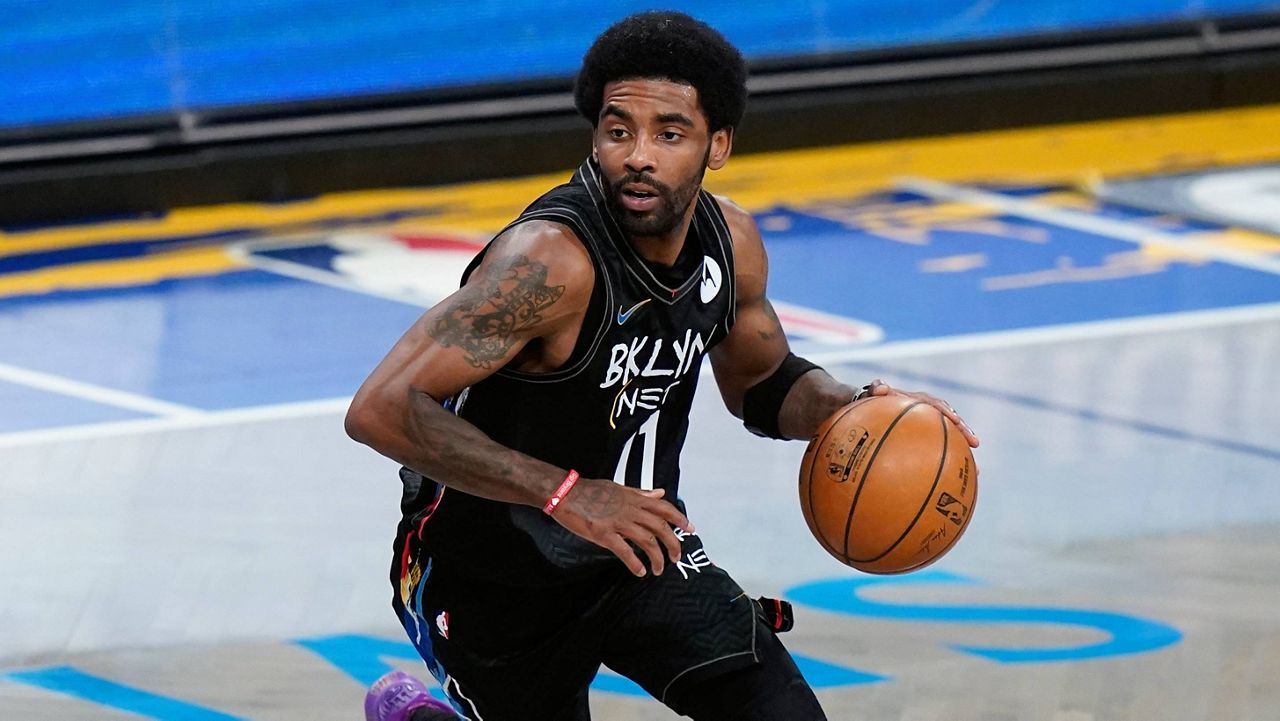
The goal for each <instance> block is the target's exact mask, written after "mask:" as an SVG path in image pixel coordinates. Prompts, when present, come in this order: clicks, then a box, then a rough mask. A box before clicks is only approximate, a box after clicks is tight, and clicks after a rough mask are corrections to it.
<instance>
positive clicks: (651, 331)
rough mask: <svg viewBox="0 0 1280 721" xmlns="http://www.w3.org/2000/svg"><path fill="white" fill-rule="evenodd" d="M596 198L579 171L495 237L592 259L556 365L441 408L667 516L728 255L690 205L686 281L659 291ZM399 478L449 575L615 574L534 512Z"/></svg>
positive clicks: (720, 321) (594, 185)
mask: <svg viewBox="0 0 1280 721" xmlns="http://www.w3.org/2000/svg"><path fill="white" fill-rule="evenodd" d="M606 187H607V186H606V185H605V184H604V182H603V180H602V176H601V174H600V169H599V167H598V166H597V165H596V164H595V163H594V162H592V161H590V160H588V161H586V162H584V163H583V164H582V166H581V167H579V168H578V170H577V172H576V173H575V174H574V176H573V179H572V180H571V181H570V182H569V183H567V184H565V185H561V186H559V187H557V188H555V189H553V190H551V191H550V192H548V193H547V194H546V195H543V196H542V197H541V198H539V199H538V200H536V201H535V202H534V203H533V204H531V205H530V206H529V207H528V208H527V209H525V211H524V212H523V213H522V214H521V215H520V216H519V217H518V218H517V219H516V220H515V221H514V222H513V223H512V224H511V225H510V226H508V229H509V228H510V227H512V226H514V225H516V224H519V223H523V222H528V221H530V220H545V221H553V222H557V223H561V224H563V225H565V226H567V227H568V228H570V229H571V230H572V231H573V232H574V234H575V235H576V236H577V237H578V239H579V240H580V241H581V242H582V244H583V245H584V246H585V247H586V249H587V251H588V252H589V254H590V256H591V260H592V263H593V265H594V267H595V287H594V291H593V302H592V304H591V309H590V310H589V311H588V313H587V317H586V318H585V319H584V322H583V326H582V330H581V331H580V334H579V338H578V343H577V346H576V348H575V349H574V352H573V354H572V355H571V357H570V359H569V361H568V362H567V363H566V364H565V365H564V366H562V367H561V368H559V369H557V370H555V371H553V372H549V373H537V374H533V373H523V372H520V371H517V370H514V369H508V368H504V369H501V370H499V371H497V372H496V373H495V374H494V375H492V376H490V377H488V378H486V379H485V380H483V381H481V382H479V383H476V384H475V385H473V386H471V387H469V388H467V389H465V390H464V391H462V392H461V393H459V394H458V395H457V396H455V397H454V398H452V399H450V400H449V401H448V402H447V403H446V407H449V408H451V409H452V410H453V411H454V412H455V413H457V414H458V416H460V417H461V418H464V419H466V420H467V421H469V422H471V423H473V424H474V425H476V426H477V427H478V428H479V429H480V430H482V431H484V432H485V433H486V434H487V435H488V436H489V437H491V438H492V439H493V440H495V441H497V442H498V443H501V444H503V445H505V446H507V447H509V448H513V449H515V450H518V451H521V452H523V453H526V454H528V455H530V456H532V457H534V458H538V459H540V460H543V461H546V462H548V463H551V464H554V465H556V466H559V467H561V468H566V469H574V470H577V471H578V472H579V473H580V474H582V476H583V477H587V478H611V479H613V480H614V481H615V482H617V483H625V484H626V485H628V486H631V487H634V488H640V489H656V488H662V489H665V490H666V495H665V498H666V499H668V500H671V501H673V502H676V501H677V499H678V494H679V486H680V449H681V447H682V446H683V445H684V440H685V435H686V433H687V431H688V426H689V410H690V407H691V405H692V403H693V396H694V391H695V389H696V388H697V384H698V375H699V369H700V368H701V366H702V359H703V357H704V356H705V355H706V353H707V351H708V350H709V349H710V348H711V347H712V346H714V345H715V344H716V343H718V342H719V341H721V340H722V339H723V338H724V336H725V335H726V334H727V333H728V332H729V329H730V328H731V327H732V325H733V320H734V301H735V289H734V265H733V242H732V238H731V236H730V233H729V229H728V225H727V224H726V222H725V219H724V215H723V214H722V213H721V210H720V206H719V204H718V203H717V201H716V200H715V198H714V197H712V196H711V194H710V193H707V192H706V191H700V193H699V195H698V198H697V204H696V209H695V213H694V217H693V221H692V223H691V224H690V229H689V233H688V236H687V237H686V240H685V245H684V248H683V249H682V252H681V257H682V258H683V259H685V261H686V263H687V265H685V267H686V268H688V271H687V275H686V277H683V278H677V279H671V278H666V277H664V276H663V273H662V272H661V269H657V268H654V267H652V266H651V265H650V264H649V263H647V262H646V261H645V260H644V259H643V258H641V257H640V255H639V254H638V253H637V252H636V251H635V249H634V248H633V247H632V245H631V244H630V242H629V241H628V240H627V238H626V237H625V235H624V234H623V232H622V229H621V228H620V227H619V225H618V223H617V221H616V220H615V219H614V218H613V216H612V215H611V212H610V209H609V206H608V204H607V203H606V201H605V192H606V190H605V188H606ZM504 232H505V229H504ZM486 250H487V248H486ZM482 257H483V251H482V252H481V254H480V255H479V256H477V258H476V260H474V261H473V262H472V264H471V267H470V268H468V270H467V273H468V274H469V273H470V272H471V270H472V269H473V268H474V267H475V266H476V265H477V264H478V263H479V260H480V258H482ZM681 265H682V264H681V263H680V262H677V266H676V267H677V268H679V267H681ZM464 280H465V277H464ZM673 281H674V284H671V283H672V282H673ZM401 476H402V478H403V479H404V480H405V483H406V488H405V492H406V496H405V507H404V510H405V512H406V516H407V518H406V520H408V521H410V522H411V523H412V525H413V526H414V527H415V528H416V529H417V532H418V534H419V536H420V538H421V540H422V541H423V542H424V543H425V544H426V545H427V547H428V548H429V550H430V552H431V554H432V555H433V556H434V557H436V558H437V559H439V561H440V562H442V563H448V564H450V565H452V566H454V567H456V568H457V569H458V570H459V571H462V572H467V573H472V574H479V575H482V576H484V577H487V578H493V579H494V580H503V581H508V582H511V583H513V584H520V585H544V584H554V583H557V582H562V581H564V580H567V579H569V578H573V577H578V576H580V575H581V574H583V573H589V572H591V571H593V570H601V569H604V568H607V567H608V566H609V565H610V564H618V567H620V562H619V561H617V559H616V558H615V557H614V556H613V554H612V553H610V552H609V551H607V550H606V549H603V548H601V547H598V546H596V545H594V544H592V543H590V542H589V541H586V540H584V539H582V538H580V537H578V536H576V535H574V534H572V533H570V532H569V531H567V530H565V529H564V528H563V527H562V526H560V524H558V523H556V522H555V521H554V520H553V519H551V518H550V517H548V516H546V515H545V514H543V513H542V511H541V509H538V508H533V507H529V506H522V505H515V504H508V503H501V502H497V501H491V500H487V499H483V498H478V497H475V496H472V495H469V494H467V493H464V492H462V491H458V490H456V489H447V488H442V487H441V486H439V485H438V484H434V483H432V482H431V481H430V479H424V478H422V477H421V476H419V475H418V474H417V473H414V472H412V471H409V470H408V469H405V470H404V471H402V473H401Z"/></svg>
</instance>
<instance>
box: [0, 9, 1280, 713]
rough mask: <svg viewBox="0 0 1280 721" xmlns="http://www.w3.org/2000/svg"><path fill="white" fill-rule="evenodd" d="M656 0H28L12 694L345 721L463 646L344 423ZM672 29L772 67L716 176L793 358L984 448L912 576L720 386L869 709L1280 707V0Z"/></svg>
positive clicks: (924, 13) (0, 177)
mask: <svg viewBox="0 0 1280 721" xmlns="http://www.w3.org/2000/svg"><path fill="white" fill-rule="evenodd" d="M662 7H664V6H662V5H660V4H656V3H648V2H621V3H614V4H610V5H608V6H607V7H601V6H598V5H597V4H591V3H585V2H569V1H566V0H545V1H544V2H539V3H531V2H530V3H526V2H486V1H485V0H476V1H474V2H469V3H434V4H433V3H410V2H400V1H387V0H383V1H381V2H366V3H349V2H337V1H335V0H256V1H255V0H242V1H238V2H229V3H221V4H209V3H197V2H194V1H191V0H169V1H165V0H119V1H117V2H111V3H107V2H101V1H100V0H67V1H65V2H55V3H48V2H34V1H29V0H7V1H6V0H0V17H2V18H3V20H2V21H0V719H4V720H5V721H8V719H15V720H17V719H37V720H40V719H53V718H58V719H63V720H65V719H117V718H119V719H127V718H139V717H142V718H151V719H161V720H162V721H204V720H206V719H211V720H214V721H225V720H226V719H231V720H232V721H235V720H237V719H239V720H242V721H272V720H279V721H294V720H300V719H334V721H338V720H339V719H354V718H359V708H360V703H361V699H362V697H363V693H364V686H365V685H367V684H368V683H370V682H371V681H372V680H373V679H375V678H377V676H378V675H380V674H381V673H382V672H384V671H386V670H387V669H389V668H392V667H400V668H405V669H407V670H411V671H414V672H415V673H418V674H419V675H423V676H425V670H424V669H423V668H422V665H421V663H420V662H416V661H415V660H414V659H415V655H414V652H413V650H412V648H411V647H410V646H408V644H407V643H406V642H405V640H404V639H403V634H402V633H401V632H400V631H399V628H398V625H397V623H396V620H395V619H394V617H393V615H392V613H391V611H390V608H389V604H388V603H387V601H388V600H389V594H388V588H387V586H386V583H387V581H386V568H387V566H388V564H389V563H390V542H391V538H392V534H393V530H394V525H395V522H396V520H397V508H396V503H397V501H398V494H399V487H398V486H399V484H398V482H397V481H396V478H395V468H394V466H393V465H392V464H390V463H389V462H387V461H385V460H384V459H380V458H378V457H377V456H376V455H375V454H374V453H373V452H372V451H369V450H368V449H365V448H362V447H359V446H357V445H356V444H354V443H352V442H351V441H349V440H347V438H346V437H345V435H344V434H343V432H342V427H341V418H342V414H343V412H344V411H345V408H346V404H347V402H348V401H349V399H350V396H351V394H352V393H353V392H354V391H355V389H356V387H358V385H359V383H360V382H361V381H362V380H363V379H364V377H365V375H366V374H367V373H368V372H369V370H371V369H372V367H373V366H374V364H376V363H377V361H378V360H379V359H380V358H381V357H382V354H383V353H385V351H386V350H387V349H388V348H389V347H390V346H391V344H392V343H394V341H395V339H396V338H397V337H398V336H399V334H400V333H402V332H403V331H404V329H405V328H407V327H409V326H410V324H412V323H413V321H414V319H415V318H416V317H417V316H418V315H419V314H420V313H421V312H422V310H423V309H424V308H425V307H428V306H430V305H431V304H433V303H434V302H436V301H438V300H439V299H440V298H442V297H444V295H446V294H447V293H448V292H450V290H451V289H452V288H453V287H455V286H456V283H457V278H458V274H459V272H460V270H461V268H462V266H463V265H465V263H466V261H467V260H468V259H469V258H470V257H471V256H472V255H473V254H474V253H475V252H476V250H477V249H479V248H480V247H482V245H483V244H484V243H485V242H486V241H487V240H488V239H489V238H490V237H492V234H493V233H495V232H497V231H498V230H500V229H501V228H502V227H503V226H504V225H505V224H506V222H507V221H509V220H510V219H511V218H513V217H514V216H515V215H516V214H518V213H519V211H520V210H521V209H522V208H523V207H524V206H525V205H527V204H528V203H529V202H530V201H532V200H533V199H534V198H536V197H537V196H538V195H539V194H541V193H542V192H544V191H545V190H547V189H549V188H550V187H552V186H553V185H555V184H556V183H559V182H562V181H563V180H564V179H565V178H567V177H568V174H569V172H570V171H571V169H572V168H573V167H574V166H576V165H577V164H578V163H579V162H580V161H581V160H582V159H583V158H584V157H585V156H586V154H587V151H588V148H589V126H588V124H587V123H586V122H585V121H584V120H582V119H581V118H580V117H578V116H577V115H576V114H575V112H574V110H573V106H572V98H571V88H572V79H573V75H574V73H575V72H576V68H577V65H578V63H579V61H580V59H581V57H582V54H583V53H584V52H585V50H586V48H587V47H588V45H589V44H590V43H591V41H592V40H593V39H594V38H595V36H596V35H597V34H598V33H600V32H601V31H602V30H604V29H605V28H606V27H608V26H609V25H610V24H612V23H613V22H615V21H617V20H618V19H620V18H622V17H624V16H625V15H627V14H629V13H631V12H634V11H639V10H644V9H654V8H662ZM679 9H681V10H683V11H685V12H688V13H690V14H692V15H694V16H696V17H698V18H700V19H702V20H705V21H706V22H708V23H710V24H711V25H712V26H714V27H716V28H717V29H719V30H720V31H721V32H723V33H724V34H725V35H726V36H727V37H728V38H729V39H730V40H731V41H732V42H733V43H735V44H736V45H737V46H738V47H739V48H740V49H741V50H742V51H743V53H744V55H745V56H746V57H747V58H748V60H749V62H750V66H751V71H752V76H751V80H750V83H749V89H750V92H751V97H750V103H749V108H748V115H747V119H746V122H745V123H744V125H743V127H742V128H741V129H740V130H739V132H738V134H737V136H736V139H735V148H734V158H733V160H732V161H731V162H730V163H729V166H728V167H727V168H726V169H725V170H724V171H722V172H720V173H715V174H712V175H709V176H708V179H707V184H708V187H709V188H710V189H711V190H713V191H714V192H718V193H724V194H726V195H728V196H730V197H731V198H733V199H734V200H735V201H736V202H738V203H739V204H741V205H742V206H743V207H745V208H746V209H748V210H749V211H751V212H752V213H753V214H754V215H755V216H756V219H757V222H758V224H759V225H760V227H761V229H762V232H763V234H764V237H765V242H766V246H767V248H768V251H769V253H770V258H771V279H770V283H771V290H770V293H771V296H772V298H773V299H774V302H775V305H776V306H777V308H778V311H779V314H780V316H781V317H782V320H783V323H784V326H785V327H786V329H787V332H788V335H789V337H790V338H791V342H792V345H793V347H794V348H795V349H796V350H797V352H800V353H802V354H804V355H807V356H809V357H811V358H812V359H814V360H816V361H819V362H821V363H823V364H824V365H825V366H826V367H827V368H828V369H829V370H831V372H832V373H833V374H834V375H836V376H837V377H840V378H841V379H843V380H846V381H848V382H850V383H853V384H856V385H860V384H862V383H864V382H866V381H867V380H869V379H870V378H872V377H882V378H884V379H886V380H888V381H889V382H891V383H893V384H894V385H897V386H902V387H910V388H917V389H921V390H928V391H930V392H933V393H935V394H937V395H940V396H943V397H945V398H947V399H948V400H950V401H951V402H953V403H954V405H956V406H957V407H958V408H960V409H961V411H962V413H963V414H964V415H965V417H966V418H967V419H968V420H969V421H970V423H971V425H973V426H974V427H975V428H976V430H977V431H978V433H979V434H980V435H981V436H982V437H983V441H984V444H983V447H982V448H980V449H979V450H978V452H977V453H976V458H977V463H978V466H979V468H980V469H981V470H982V474H983V475H982V483H983V492H982V493H983V503H982V511H980V512H978V513H977V515H976V516H975V521H974V523H973V525H972V527H971V529H970V530H969V531H968V534H967V535H966V537H965V539H964V541H963V542H961V543H960V544H958V545H957V546H956V548H955V550H954V551H952V552H951V553H950V554H949V555H948V557H947V558H946V559H944V561H943V562H941V563H940V564H938V566H937V567H936V568H932V569H929V570H927V571H923V572H920V573H916V574H910V575H908V576H902V577H891V578H873V577H869V576H864V575H861V574H857V573H855V572H853V571H852V570H850V569H847V568H845V567H843V566H841V565H839V564H838V563H836V562H835V561H833V560H832V559H830V558H827V557H826V555H825V554H824V553H823V552H822V551H821V549H820V548H819V546H818V545H817V544H816V543H815V542H814V541H813V539H812V538H811V537H810V536H809V535H808V531H807V530H806V528H805V526H804V522H803V519H802V518H801V516H800V514H799V512H798V510H799V509H798V504H797V503H796V501H795V487H794V485H793V484H794V483H795V475H796V470H797V469H798V467H799V458H800V454H801V452H802V451H803V448H802V447H801V445H800V444H795V443H793V444H782V443H774V442H769V441H764V440H761V439H756V438H754V437H751V436H749V435H747V434H746V433H745V432H744V431H743V430H742V429H741V427H740V426H738V425H737V424H736V422H734V421H733V419H732V418H730V417H729V416H728V414H727V413H725V412H724V411H723V409H722V408H720V407H719V400H718V398H717V394H716V393H715V392H714V391H711V390H709V389H704V391H703V393H702V394H700V398H699V400H698V403H697V406H696V408H695V418H694V424H693V430H692V432H691V437H690V440H689V444H688V446H687V447H686V452H685V458H684V474H685V478H686V481H685V484H684V487H683V489H682V492H684V493H686V494H687V497H686V500H687V501H688V503H689V506H690V509H691V518H692V519H693V520H694V521H695V522H696V523H697V524H698V526H699V528H700V530H701V532H702V533H703V534H704V536H705V537H706V543H707V547H708V549H709V551H710V552H711V555H712V558H714V559H715V560H716V561H717V562H718V563H720V564H721V565H723V566H725V567H726V568H728V569H729V570H730V571H731V572H733V573H734V575H735V577H737V578H738V579H739V581H740V582H741V583H742V584H743V585H744V587H746V588H748V589H749V590H750V591H751V592H753V593H755V594H759V593H769V594H775V595H782V596H785V597H787V598H790V599H792V600H793V601H795V602H796V603H797V608H798V616H799V620H800V623H799V625H798V627H797V630H796V631H795V632H793V634H792V635H791V636H789V637H788V638H789V639H790V640H789V641H788V643H789V646H790V647H791V648H792V649H793V651H795V653H796V655H797V656H798V658H799V660H800V663H801V667H802V669H803V670H804V672H805V674H806V676H807V677H808V678H809V679H810V682H811V683H812V684H813V685H814V686H815V687H816V688H817V689H818V691H819V695H820V697H821V698H822V699H823V702H824V705H825V706H826V708H827V709H828V713H829V715H830V716H831V718H832V719H853V718H872V719H911V720H912V721H923V720H926V719H934V718H947V719H975V720H976V719H1011V718H1016V719H1051V720H1053V721H1087V720H1088V719H1095V718H1096V719H1134V720H1135V721H1137V720H1138V719H1143V720H1145V719H1156V718H1159V719H1177V720H1180V719H1215V720H1217V719H1224V720H1225V719H1250V720H1252V719H1258V720H1264V719H1277V718H1280V712H1277V711H1276V709H1278V708H1280V680H1278V679H1280V611H1277V610H1276V604H1275V603H1274V601H1275V599H1276V598H1277V593H1280V560H1277V559H1280V541H1277V540H1276V538H1277V533H1276V532H1277V531H1280V485H1277V484H1278V483H1280V442H1278V441H1277V429H1280V402H1278V401H1280V396H1278V395H1277V390H1276V389H1277V388H1280V362H1277V360H1276V359H1277V358H1278V357H1280V278H1277V276H1278V275H1280V2H1263V1H1258V0H1135V1H1132V2H1127V3H1117V2H1096V1H1093V0H1089V1H1087V2H1051V1H1026V2H1012V1H1009V0H939V1H937V2H927V3H905V2H900V1H899V0H887V1H883V2H868V1H865V0H847V1H844V2H839V1H836V2H817V1H812V2H795V3H789V4H787V3H782V4H779V3H755V2H740V3H733V4H730V3H716V2H690V3H685V4H683V5H681V6H680V8H679ZM709 382H710V381H709V379H704V383H709ZM744 489H749V490H744ZM596 691H597V693H596V694H595V696H594V698H593V707H594V708H595V711H596V716H597V717H598V718H605V719H620V720H639V719H646V720H647V719H654V720H657V719H670V718H673V717H674V716H673V715H672V714H671V713H670V712H669V711H666V710H665V709H663V708H662V707H661V706H660V705H659V704H657V703H656V702H654V701H652V700H649V699H647V698H646V697H643V695H642V693H641V692H639V690H638V689H637V688H636V687H634V686H633V685H631V684H629V682H627V681H626V680H625V679H622V678H621V677H618V676H616V675H613V674H611V673H609V672H608V671H607V670H605V671H602V673H601V675H600V676H599V677H598V678H597V681H596Z"/></svg>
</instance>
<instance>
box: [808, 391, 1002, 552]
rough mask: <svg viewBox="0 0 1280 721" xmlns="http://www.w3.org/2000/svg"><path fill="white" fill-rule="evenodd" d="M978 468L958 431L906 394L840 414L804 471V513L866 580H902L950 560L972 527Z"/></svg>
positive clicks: (826, 544)
mask: <svg viewBox="0 0 1280 721" xmlns="http://www.w3.org/2000/svg"><path fill="white" fill-rule="evenodd" d="M977 494H978V467H977V465H976V464H975V463H974V461H973V454H972V453H971V452H970V450H969V444H968V443H967V442H966V441H965V439H964V436H963V435H962V434H961V433H960V431H959V429H958V428H957V427H956V426H955V425H954V424H953V423H952V422H951V421H950V420H949V419H948V418H947V417H946V416H944V415H942V413H941V412H940V411H939V410H938V409H937V408H934V407H933V406H931V405H929V404H928V403H925V402H923V401H920V400H916V399H914V398H908V397H906V396H901V395H887V396H873V397H871V398H865V399H862V400H859V401H855V402H854V403H851V404H849V405H847V406H845V407H844V408H841V409H840V410H839V411H837V412H836V413H835V414H834V415H832V416H831V417H830V418H828V419H827V420H826V421H825V422H824V423H823V424H822V426H820V427H819V428H818V433H817V435H816V436H814V438H813V440H811V441H810V442H809V446H808V448H806V449H805V452H804V461H803V462H802V463H801V465H800V507H801V509H802V510H803V511H804V519H805V521H806V522H807V523H808V524H809V530H810V531H811V532H812V533H813V535H814V537H815V538H817V539H818V542H819V543H820V544H822V547H823V548H825V549H826V550H827V552H828V553H830V554H831V555H832V556H835V557H836V559H838V560H839V561H841V562H842V563H844V564H846V565H849V566H852V567H853V568H856V569H858V570H859V571H864V572H866V573H877V574H891V573H906V572H908V571H914V570H916V569H919V568H923V567H925V566H927V565H929V564H930V563H933V562H934V561H936V560H938V559H939V558H941V557H942V555H943V554H945V553H946V552H947V551H948V550H950V549H951V547H952V546H954V545H955V543H956V541H958V540H959V539H960V536H961V535H962V534H963V533H964V531H965V528H967V527H968V525H969V519H970V517H972V515H973V507H974V501H976V500H977Z"/></svg>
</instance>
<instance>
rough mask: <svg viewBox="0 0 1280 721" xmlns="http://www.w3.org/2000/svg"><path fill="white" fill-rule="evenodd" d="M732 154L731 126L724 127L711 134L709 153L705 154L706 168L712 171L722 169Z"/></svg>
mask: <svg viewBox="0 0 1280 721" xmlns="http://www.w3.org/2000/svg"><path fill="white" fill-rule="evenodd" d="M732 152H733V126H732V125H726V126H725V127H723V128H721V129H719V130H717V131H715V132H714V133H712V134H711V152H710V153H708V154H707V167H708V168H710V169H712V170H719V169H721V168H723V167H724V164H725V163H726V162H728V161H729V154H730V153H732Z"/></svg>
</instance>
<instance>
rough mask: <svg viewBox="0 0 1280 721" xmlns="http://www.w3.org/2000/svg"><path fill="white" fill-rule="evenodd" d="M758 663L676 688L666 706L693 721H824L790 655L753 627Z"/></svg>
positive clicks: (769, 633)
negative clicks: (673, 697)
mask: <svg viewBox="0 0 1280 721" xmlns="http://www.w3.org/2000/svg"><path fill="white" fill-rule="evenodd" d="M757 633H758V634H759V636H758V638H759V640H760V644H759V646H758V648H757V654H758V657H759V659H760V663H758V664H755V665H753V666H749V667H747V668H743V669H738V670H735V671H730V672H728V673H724V674H721V675H718V676H713V677H711V678H707V679H704V680H701V681H698V682H695V683H691V684H690V685H689V686H688V687H687V688H683V689H679V690H678V694H677V696H676V698H675V699H673V701H674V702H673V703H672V704H671V707H672V708H673V709H674V710H675V711H676V712H677V713H680V714H683V715H685V716H689V717H691V718H693V719H694V720H695V721H783V720H785V721H826V718H827V717H826V715H825V714H824V713H823V711H822V707H821V706H820V705H819V704H818V699H817V697H816V696H814V693H813V689H811V688H810V687H809V684H808V682H806V681H805V680H804V677H803V676H802V675H801V674H800V669H799V668H797V667H796V664H795V661H793V660H792V658H791V654H789V653H787V650H786V648H784V647H783V646H782V642H780V641H779V640H778V638H777V636H775V635H774V634H773V632H772V631H770V630H769V629H767V628H764V627H763V626H761V627H758V629H757Z"/></svg>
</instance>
